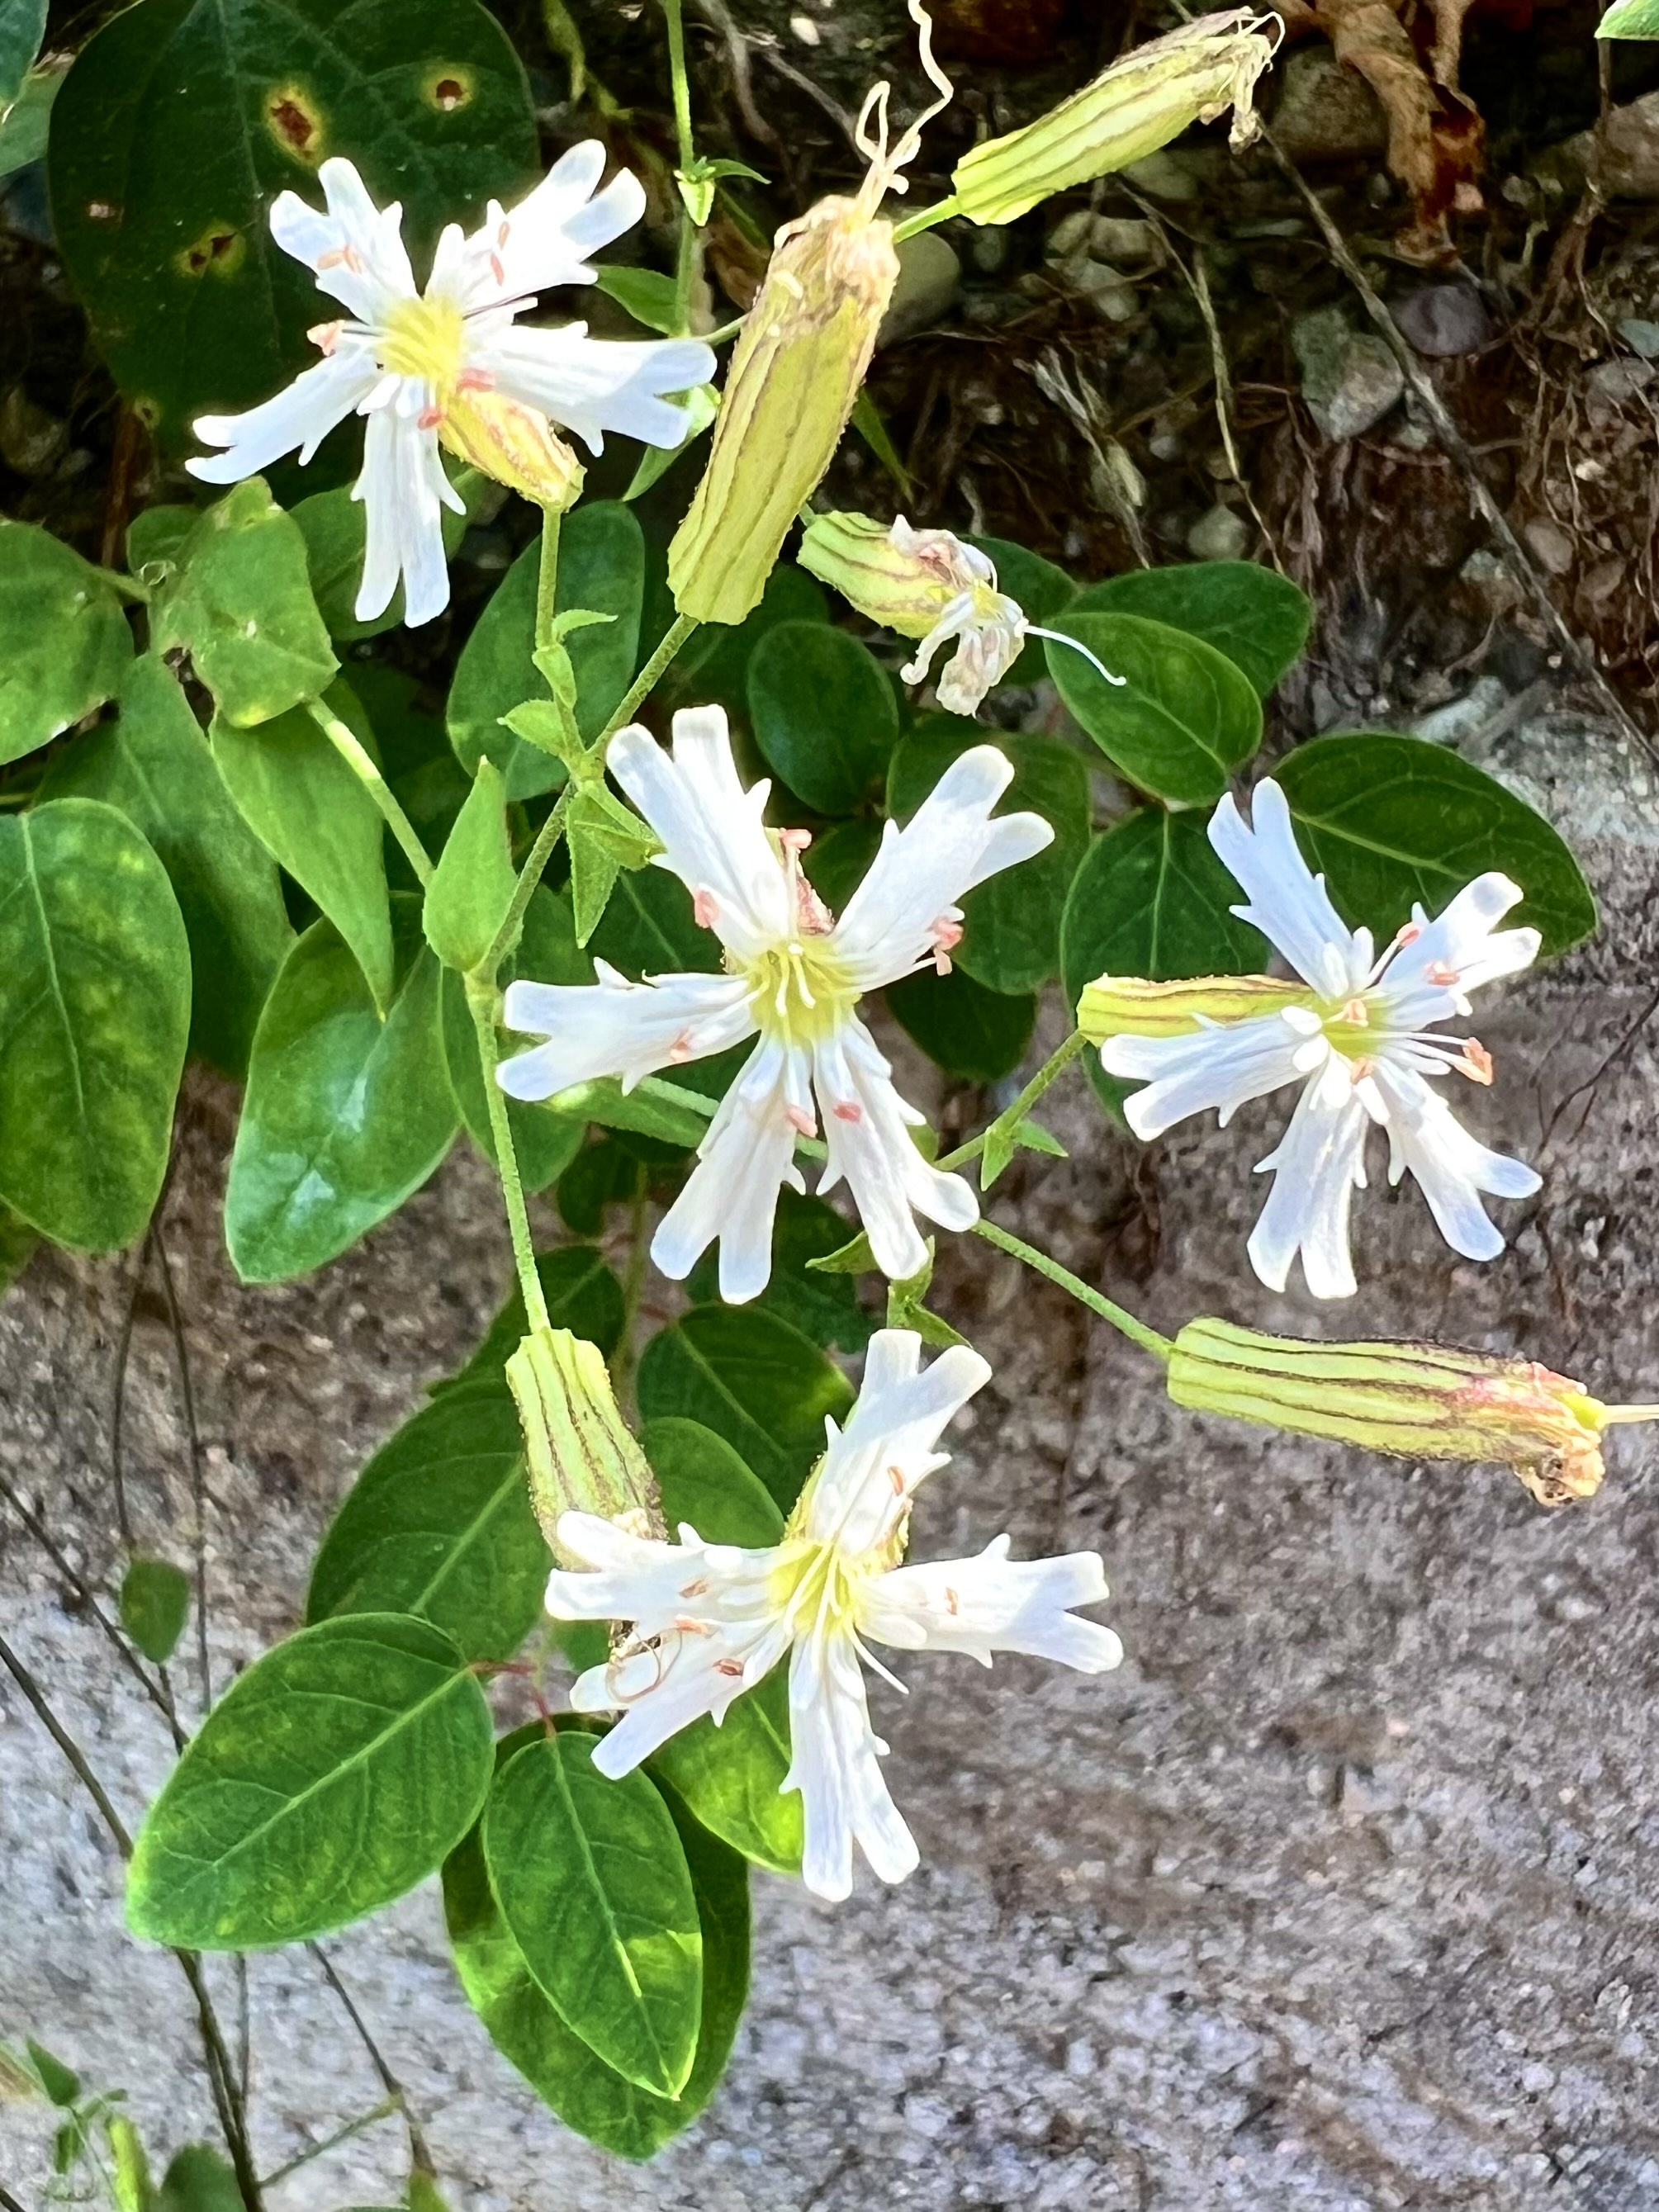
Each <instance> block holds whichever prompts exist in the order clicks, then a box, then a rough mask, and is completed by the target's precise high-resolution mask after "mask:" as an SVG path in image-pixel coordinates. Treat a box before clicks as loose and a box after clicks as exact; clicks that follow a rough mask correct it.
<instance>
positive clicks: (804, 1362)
mask: <svg viewBox="0 0 1659 2212" xmlns="http://www.w3.org/2000/svg"><path fill="white" fill-rule="evenodd" d="M852 1402H853V1390H852V1386H851V1384H850V1383H848V1380H847V1377H846V1376H844V1375H843V1374H842V1371H841V1370H840V1368H838V1367H837V1366H836V1364H834V1362H833V1361H832V1360H830V1359H829V1358H826V1357H825V1356H824V1354H823V1352H820V1351H819V1350H818V1347H817V1345H816V1344H814V1343H812V1342H811V1340H810V1339H808V1338H806V1337H805V1336H803V1335H802V1334H801V1333H800V1331H799V1329H798V1328H791V1327H790V1325H789V1323H788V1322H785V1321H780V1320H779V1319H778V1317H777V1316H776V1315H775V1314H769V1313H757V1312H755V1311H754V1310H752V1309H750V1308H747V1307H739V1306H716V1305H708V1306H693V1308H692V1309H691V1310H690V1313H687V1314H682V1315H681V1316H680V1318H679V1320H678V1321H677V1322H674V1324H673V1325H672V1327H671V1328H665V1329H661V1330H659V1332H658V1334H656V1335H655V1336H653V1338H652V1339H651V1341H650V1342H649V1343H648V1344H647V1346H646V1347H645V1352H644V1355H643V1357H642V1358H641V1361H640V1372H639V1403H640V1413H641V1416H642V1417H643V1419H646V1420H647V1421H652V1420H658V1419H661V1418H663V1417H664V1416H665V1415H666V1414H671V1413H678V1414H682V1415H684V1417H685V1418H686V1419H689V1420H693V1421H700V1422H702V1425H703V1426H704V1427H705V1428H708V1429H713V1430H714V1432H715V1434H716V1435H717V1436H721V1437H725V1439H726V1443H729V1444H730V1445H732V1448H733V1449H734V1450H735V1451H736V1452H737V1454H738V1457H739V1458H740V1459H741V1460H742V1461H743V1462H744V1465H745V1466H746V1467H748V1468H750V1469H751V1470H752V1472H753V1473H754V1474H757V1475H758V1476H759V1477H760V1479H761V1480H762V1481H763V1483H764V1484H765V1486H766V1487H767V1489H768V1490H769V1492H771V1495H772V1498H773V1499H774V1501H775V1504H777V1505H778V1506H779V1507H780V1508H781V1510H783V1511H784V1512H786V1513H787V1511H788V1510H789V1508H790V1507H791V1506H792V1505H793V1504H794V1502H795V1499H796V1498H797V1496H798V1495H799V1491H800V1486H801V1485H802V1484H803V1483H804V1482H805V1480H806V1477H807V1474H808V1473H809V1472H810V1470H811V1466H812V1463H813V1462H814V1461H815V1460H816V1459H817V1457H818V1455H820V1453H821V1452H822V1451H823V1420H824V1416H825V1414H826V1413H828V1414H833V1415H834V1417H835V1419H836V1420H838V1421H842V1420H845V1419H846V1418H847V1414H848V1410H849V1409H850V1407H851V1406H852Z"/></svg>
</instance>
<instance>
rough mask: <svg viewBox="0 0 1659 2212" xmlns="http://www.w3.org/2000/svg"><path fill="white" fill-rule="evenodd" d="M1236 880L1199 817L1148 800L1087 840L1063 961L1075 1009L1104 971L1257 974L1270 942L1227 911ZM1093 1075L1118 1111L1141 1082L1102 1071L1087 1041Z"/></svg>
mask: <svg viewBox="0 0 1659 2212" xmlns="http://www.w3.org/2000/svg"><path fill="white" fill-rule="evenodd" d="M1240 902H1241V894H1240V892H1239V889H1238V886H1237V884H1236V883H1235V882H1234V881H1233V879H1232V878H1231V876H1230V875H1229V874H1228V872H1227V871H1226V869H1225V868H1224V867H1223V866H1222V865H1221V863H1220V861H1219V860H1218V859H1217V858H1216V856H1215V853H1214V851H1213V850H1212V847H1211V844H1210V840H1209V837H1208V835H1207V824H1206V823H1205V822H1203V821H1202V820H1200V817H1198V816H1197V815H1195V814H1169V813H1166V812H1165V811H1164V808H1163V807H1161V806H1143V807H1139V808H1138V809H1137V810H1136V811H1135V812H1134V813H1133V814H1131V815H1129V816H1127V817H1126V818H1125V819H1124V820H1123V821H1121V822H1118V823H1114V824H1113V826H1112V828H1111V829H1108V830H1107V831H1106V832H1105V834H1104V836H1099V837H1097V838H1096V839H1095V841H1094V842H1093V843H1092V844H1091V846H1090V848H1089V851H1088V854H1087V856H1086V858H1085V860H1084V863H1083V866H1081V867H1080V868H1079V870H1078V872H1077V877H1076V879H1075V881H1074V882H1073V885H1072V893H1071V896H1070V897H1069V898H1068V899H1067V900H1066V918H1065V921H1064V922H1063V924H1062V926H1061V929H1060V967H1061V971H1062V974H1063V976H1064V981H1065V990H1066V1006H1067V1007H1068V1009H1069V1010H1070V1011H1071V1012H1073V1014H1075V1012H1076V1011H1077V1003H1078V1000H1079V998H1080V997H1081V995H1082V994H1083V989H1084V987H1085V984H1089V983H1092V982H1093V981H1095V980H1096V978H1097V976H1101V975H1139V976H1144V977H1145V978H1146V980H1147V981H1149V982H1153V983H1168V982H1173V981H1176V980H1177V979H1178V978H1179V977H1181V976H1183V975H1259V974H1261V971H1262V970H1263V969H1265V968H1266V967H1267V959H1268V952H1269V948H1268V945H1267V939H1266V938H1265V937H1263V936H1262V934H1261V931H1260V930H1258V929H1253V928H1252V927H1251V926H1250V925H1249V922H1247V921H1239V919H1238V918H1237V915H1235V914H1233V913H1232V912H1231V908H1233V907H1234V906H1235V905H1237V904H1239V903H1240ZM1085 1060H1086V1062H1087V1065H1088V1068H1089V1074H1090V1078H1091V1081H1092V1082H1093V1084H1094V1086H1095V1089H1096V1090H1097V1091H1098V1092H1099V1094H1100V1096H1101V1097H1102V1098H1103V1100H1104V1101H1105V1102H1106V1103H1107V1104H1108V1105H1109V1107H1110V1108H1111V1109H1112V1110H1113V1111H1114V1112H1116V1111H1118V1110H1119V1109H1121V1105H1122V1103H1123V1101H1124V1099H1125V1098H1126V1097H1127V1096H1128V1094H1129V1092H1130V1091H1133V1089H1134V1088H1135V1085H1134V1084H1133V1083H1132V1082H1124V1081H1123V1080H1122V1079H1121V1078H1119V1077H1117V1076H1112V1075H1107V1074H1105V1073H1103V1070H1102V1068H1101V1066H1100V1055H1099V1054H1098V1053H1097V1051H1096V1049H1095V1048H1094V1047H1093V1046H1092V1045H1091V1046H1090V1047H1089V1048H1088V1051H1087V1053H1086V1054H1085Z"/></svg>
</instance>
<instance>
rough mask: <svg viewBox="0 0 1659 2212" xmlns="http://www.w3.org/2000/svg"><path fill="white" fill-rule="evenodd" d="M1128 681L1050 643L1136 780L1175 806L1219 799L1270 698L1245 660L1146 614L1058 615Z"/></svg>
mask: <svg viewBox="0 0 1659 2212" xmlns="http://www.w3.org/2000/svg"><path fill="white" fill-rule="evenodd" d="M1054 628H1055V629H1057V630H1059V631H1060V632H1061V633H1062V634H1063V635H1065V636H1066V637H1075V638H1077V639H1078V640H1079V641H1080V642H1081V643H1082V644H1084V645H1086V646H1087V647H1088V648H1089V650H1090V652H1091V653H1093V654H1094V655H1095V657H1096V659H1098V660H1101V661H1103V662H1104V664H1105V665H1106V666H1107V667H1108V668H1109V669H1110V670H1111V671H1112V673H1113V674H1114V675H1115V676H1121V677H1122V678H1124V681H1123V683H1122V684H1108V683H1107V682H1106V680H1105V678H1103V677H1102V676H1100V675H1099V674H1097V671H1095V670H1094V669H1092V668H1091V666H1090V665H1089V663H1088V662H1087V661H1086V660H1085V659H1084V658H1083V656H1082V654H1081V653H1073V651H1072V649H1071V647H1069V646H1065V645H1055V644H1054V643H1053V642H1052V641H1050V643H1049V644H1048V647H1046V651H1047V653H1048V673H1049V674H1050V675H1051V676H1052V677H1053V678H1054V682H1055V684H1057V685H1058V687H1059V690H1060V697H1061V698H1062V699H1063V700H1064V701H1065V702H1066V705H1067V707H1069V708H1070V709H1071V711H1072V713H1073V714H1074V715H1075V716H1076V717H1077V720H1079V722H1080V723H1081V724H1082V726H1083V727H1084V728H1085V730H1086V731H1087V732H1089V735H1090V736H1091V738H1093V739H1094V741H1095V743H1096V744H1097V745H1098V746H1099V747H1100V750H1102V752H1103V753H1104V754H1105V756H1106V757H1107V759H1108V760H1109V761H1110V762H1111V763H1112V765H1113V767H1114V768H1115V769H1117V770H1118V772H1119V773H1120V774H1121V775H1123V776H1125V777H1127V780H1128V781H1129V782H1131V783H1133V784H1137V785H1139V787H1140V789H1141V790H1142V791H1148V792H1151V793H1152V796H1153V797H1154V798H1156V799H1167V800H1168V801H1169V803H1170V805H1174V806H1204V805H1208V804H1209V802H1210V801H1211V800H1212V799H1219V798H1220V796H1221V794H1222V793H1223V792H1224V791H1225V789H1226V788H1227V781H1228V778H1229V777H1230V776H1231V774H1232V771H1233V770H1234V769H1236V768H1237V767H1238V766H1239V764H1240V763H1241V762H1243V761H1247V760H1249V757H1250V755H1251V754H1252V753H1253V752H1254V751H1255V749H1256V747H1257V746H1258V745H1259V744H1261V698H1260V697H1259V696H1258V695H1257V692H1256V690H1255V686H1254V684H1251V682H1250V680H1249V678H1248V677H1247V676H1246V675H1245V674H1244V672H1243V670H1242V669H1240V668H1239V667H1237V665H1236V664H1235V663H1234V662H1232V661H1231V660H1229V659H1227V657H1226V655H1225V653H1218V652H1217V650H1216V648H1215V647H1214V646H1212V645H1206V643H1205V641H1203V639H1202V638H1198V637H1189V636H1188V635H1187V634H1186V633H1185V631H1183V630H1178V629H1171V628H1170V625H1169V624H1168V623H1161V622H1149V621H1147V620H1146V619H1145V617H1142V616H1140V615H1121V614H1079V612H1078V611H1077V610H1076V608H1075V607H1068V608H1067V609H1066V612H1065V613H1064V614H1063V615H1062V616H1061V617H1060V618H1059V620H1058V621H1057V622H1056V623H1054Z"/></svg>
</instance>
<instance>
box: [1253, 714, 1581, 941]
mask: <svg viewBox="0 0 1659 2212" xmlns="http://www.w3.org/2000/svg"><path fill="white" fill-rule="evenodd" d="M1273 775H1274V780H1275V781H1276V782H1277V783H1278V784H1279V788H1280V789H1281V790H1282V791H1283V792H1284V793H1285V798H1286V799H1288V800H1289V802H1290V807H1291V814H1292V816H1293V817H1295V821H1296V827H1297V842H1299V844H1300V845H1301V847H1302V848H1303V850H1304V853H1306V854H1307V856H1308V860H1309V862H1310V866H1313V867H1314V868H1316V869H1319V870H1321V871H1322V872H1323V873H1324V875H1325V877H1326V878H1327V880H1328V884H1329V886H1330V891H1331V896H1332V897H1333V898H1334V900H1335V901H1336V902H1337V905H1338V906H1339V907H1340V908H1341V909H1342V911H1343V913H1344V915H1345V916H1346V917H1348V918H1349V919H1351V920H1352V921H1355V922H1361V921H1363V922H1364V923H1366V924H1367V925H1368V926H1369V927H1370V929H1371V930H1372V931H1374V932H1375V933H1376V940H1377V942H1378V944H1379V945H1381V944H1385V943H1386V942H1387V940H1388V939H1389V937H1390V936H1391V935H1392V934H1393V933H1394V932H1395V930H1396V929H1398V928H1399V927H1400V926H1401V923H1402V922H1406V921H1410V919H1411V910H1412V905H1413V901H1417V900H1420V901H1421V902H1422V903H1423V905H1424V906H1425V907H1426V908H1428V911H1429V912H1430V914H1431V915H1433V914H1437V913H1438V912H1439V910H1440V908H1442V907H1443V906H1444V905H1445V904H1446V903H1447V902H1448V901H1449V899H1451V898H1452V897H1453V896H1455V894H1456V893H1457V892H1458V891H1460V890H1462V888H1463V886H1464V885H1465V884H1468V883H1471V882H1473V881H1474V878H1475V877H1476V876H1478V875H1480V874H1482V873H1483V872H1485V871H1486V869H1488V868H1501V869H1502V870H1503V872H1504V874H1505V875H1506V876H1509V877H1511V878H1513V879H1514V881H1515V882H1516V883H1517V884H1520V886H1521V888H1522V890H1523V891H1524V892H1525V893H1526V896H1525V898H1524V899H1523V900H1522V902H1521V904H1520V905H1519V906H1518V907H1517V908H1516V910H1515V911H1514V913H1513V914H1511V915H1510V916H1509V917H1508V921H1509V923H1510V925H1511V926H1513V925H1516V924H1521V925H1527V926H1530V927H1532V928H1534V929H1536V930H1537V931H1538V932H1539V933H1540V934H1541V937H1542V938H1543V940H1544V943H1543V950H1544V951H1545V952H1546V954H1554V953H1558V952H1565V951H1566V950H1567V948H1568V946H1569V945H1577V943H1578V942H1579V941H1580V939H1583V938H1586V937H1588V936H1589V933H1590V932H1591V931H1592V930H1593V929H1594V928H1595V922H1596V915H1595V898H1594V896H1592V894H1591V892H1590V888H1589V884H1587V883H1586V882H1585V881H1584V878H1583V873H1582V872H1581V871H1580V869H1579V866H1578V863H1577V861H1576V860H1574V859H1573V857H1572V854H1571V852H1569V851H1568V849H1567V848H1566V846H1565V844H1564V843H1563V842H1562V840H1561V838H1560V837H1559V836H1558V835H1557V833H1556V832H1555V831H1554V830H1553V829H1552V828H1551V827H1550V825H1549V823H1547V822H1546V821H1545V819H1544V817H1543V816H1542V815H1541V814H1538V813H1535V812H1534V810H1533V809H1532V808H1531V807H1530V806H1528V805H1527V804H1526V803H1525V801H1524V800H1523V799H1516V797H1515V795H1514V794H1513V793H1511V792H1508V791H1505V790H1504V787H1503V785H1502V784H1501V783H1499V782H1498V781H1496V779H1495V778H1493V777H1492V776H1490V775H1486V773H1485V771H1484V770H1482V769H1478V768H1474V767H1472V766H1471V765H1470V763H1468V761H1466V760H1463V759H1461V758H1460V757H1459V756H1458V755H1457V754H1456V753H1454V752H1448V751H1447V750H1446V748H1445V747H1444V746H1443V745H1436V744H1429V743H1427V742H1426V741H1425V739H1424V738H1400V737H1395V736H1392V735H1390V734H1389V732H1385V731H1380V730H1377V731H1370V730H1360V731H1356V732H1352V733H1350V734H1346V735H1344V736H1340V737H1329V738H1319V739H1318V740H1316V743H1314V744H1310V745H1302V746H1298V748H1297V750H1296V751H1295V752H1293V753H1292V754H1291V756H1290V757H1289V758H1288V759H1287V760H1285V761H1282V762H1281V763H1279V766H1278V767H1277V768H1276V769H1274V771H1273Z"/></svg>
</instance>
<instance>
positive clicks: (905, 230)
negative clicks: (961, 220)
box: [893, 192, 961, 246]
mask: <svg viewBox="0 0 1659 2212" xmlns="http://www.w3.org/2000/svg"><path fill="white" fill-rule="evenodd" d="M960 213H961V210H960V209H959V208H958V207H957V197H956V194H955V193H954V192H952V193H951V197H950V198H949V199H948V200H936V201H935V202H934V203H933V206H932V207H925V208H918V209H917V210H916V211H915V214H914V215H907V216H905V218H904V220H903V222H898V223H895V224H894V226H893V243H894V245H895V246H902V245H903V243H904V241H905V240H906V239H907V238H914V237H915V235H916V234H917V232H918V231H923V230H932V228H933V226H934V224H935V223H939V222H949V221H950V219H951V216H953V215H958V214H960Z"/></svg>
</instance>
